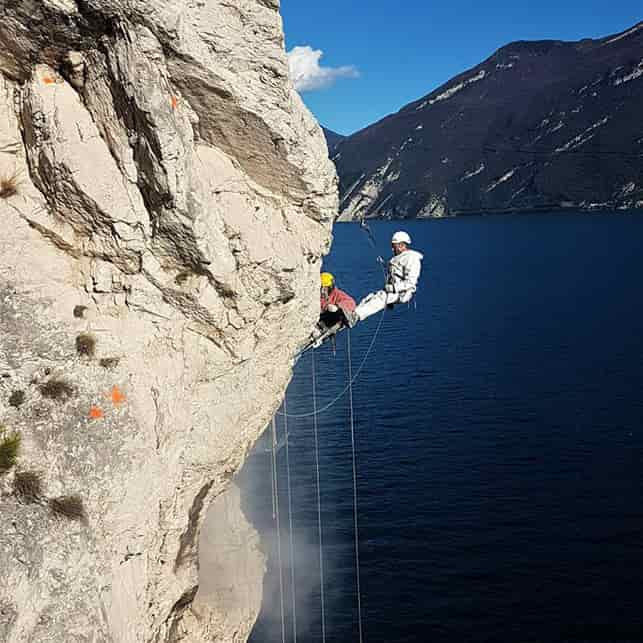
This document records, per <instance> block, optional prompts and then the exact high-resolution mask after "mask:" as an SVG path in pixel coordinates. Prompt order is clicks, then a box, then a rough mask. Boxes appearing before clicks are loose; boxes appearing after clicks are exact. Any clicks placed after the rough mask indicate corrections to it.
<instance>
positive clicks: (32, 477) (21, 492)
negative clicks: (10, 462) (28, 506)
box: [13, 471, 42, 502]
mask: <svg viewBox="0 0 643 643" xmlns="http://www.w3.org/2000/svg"><path fill="white" fill-rule="evenodd" d="M13 492H14V493H15V494H16V497H17V498H18V499H20V500H22V501H23V502H38V501H39V500H40V499H41V498H42V474H41V473H40V472H39V471H16V474H15V476H14V478H13Z"/></svg>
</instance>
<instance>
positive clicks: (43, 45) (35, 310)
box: [0, 0, 337, 643]
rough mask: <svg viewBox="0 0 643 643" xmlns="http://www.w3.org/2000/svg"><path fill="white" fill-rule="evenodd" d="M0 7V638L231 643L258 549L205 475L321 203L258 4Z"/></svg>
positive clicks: (330, 192)
mask: <svg viewBox="0 0 643 643" xmlns="http://www.w3.org/2000/svg"><path fill="white" fill-rule="evenodd" d="M0 7H1V8H2V14H3V20H2V21H1V22H0V221H1V224H2V227H1V229H0V427H1V428H0V520H1V525H0V573H1V576H2V579H3V582H2V583H1V584H0V640H2V641H7V642H8V643H9V642H10V643H22V642H27V641H29V642H33V641H37V642H39V643H40V642H61V643H62V642H63V641H65V642H68V641H72V640H73V641H78V642H83V641H86V642H88V643H89V642H90V641H91V642H92V643H102V642H114V643H129V642H132V643H133V642H143V641H144V642H150V643H152V642H154V643H164V642H174V641H197V642H198V641H244V640H246V638H247V636H248V634H249V632H250V630H251V628H252V625H253V623H254V620H255V618H256V614H257V612H258V609H259V606H260V602H261V578H262V574H263V568H264V561H263V555H262V554H261V552H260V551H259V549H258V544H257V540H256V537H255V535H254V533H253V530H252V528H251V527H250V526H249V525H248V524H247V523H246V521H245V519H244V518H243V516H242V514H241V511H240V508H239V501H238V492H237V491H236V489H235V488H234V487H233V486H231V478H232V476H233V475H234V472H235V471H236V470H237V469H238V468H239V466H240V464H241V463H242V462H243V460H244V457H245V455H246V453H247V452H248V450H249V449H250V447H251V446H252V444H253V443H254V441H255V440H256V439H257V437H258V435H259V434H260V432H261V431H262V430H263V428H264V427H265V426H266V424H267V422H268V420H269V418H270V417H271V416H272V414H273V413H274V411H275V410H276V408H277V407H278V405H279V402H280V399H281V396H282V394H283V391H284V390H285V386H286V385H287V383H288V381H289V378H290V375H291V364H292V359H293V356H294V355H295V353H296V352H297V350H298V348H299V346H300V345H301V343H302V342H303V341H304V340H305V338H306V337H307V336H308V334H309V332H310V328H311V326H312V324H313V323H314V321H315V320H316V317H317V314H318V305H319V304H318V300H317V297H316V294H317V286H318V278H319V267H320V260H321V256H322V255H323V253H324V252H325V251H326V250H327V248H328V245H329V242H330V229H331V222H332V219H333V215H334V214H335V212H336V209H337V195H336V177H335V173H334V169H333V167H332V165H331V163H330V161H329V160H328V158H327V152H326V146H325V142H324V140H323V137H322V134H321V130H320V128H319V126H318V125H317V123H316V122H315V121H314V119H313V118H312V117H311V116H310V114H309V113H308V112H307V110H306V109H305V108H304V106H303V104H302V103H301V101H300V99H299V97H298V96H297V94H296V93H295V91H294V90H293V88H292V85H291V83H290V81H289V79H288V73H287V62H286V57H285V53H284V48H283V34H282V30H281V19H280V16H279V3H278V1H277V0H237V1H236V2H234V3H230V2H226V1H224V0H182V1H179V0H159V1H157V2H150V1H147V0H145V1H144V0H100V1H99V0H39V1H36V0H0ZM16 435H17V436H19V438H20V444H19V447H18V450H17V454H16V456H15V458H14V459H13V460H11V461H10V462H9V463H8V465H7V466H6V467H5V468H4V469H3V468H2V466H1V463H2V453H3V452H4V453H7V451H6V444H8V441H10V438H12V437H15V436H16ZM3 445H5V446H3ZM3 449H5V451H3ZM27 474H35V479H37V480H39V481H40V484H39V485H38V488H33V489H31V491H32V492H33V493H32V495H29V494H28V493H26V492H25V490H24V485H25V484H26V482H25V481H29V480H31V481H32V484H33V480H34V476H31V477H30V476H29V475H27ZM70 497H72V498H75V499H76V500H75V501H74V502H75V503H76V504H74V502H72V501H70V500H69V498H70ZM61 498H62V499H67V500H66V501H62V502H56V501H55V500H56V499H58V500H60V499H61ZM213 501H215V505H214V507H215V510H214V513H213V515H215V516H217V517H218V518H219V520H216V521H215V522H216V538H215V537H213V538H212V539H211V542H212V543H213V544H212V546H210V547H209V549H208V561H209V564H212V565H214V567H215V568H216V569H218V570H219V572H220V580H221V582H220V583H219V584H218V585H217V584H215V585H214V586H212V587H209V588H208V591H207V595H208V596H209V597H211V599H210V598H209V599H208V600H207V601H200V602H199V604H198V605H195V604H194V603H195V596H196V595H197V590H198V588H199V578H198V569H197V567H198V564H197V559H198V548H199V547H198V546H199V541H200V540H201V541H202V542H207V540H208V539H207V537H205V536H207V534H204V537H205V540H204V537H202V538H201V539H200V532H201V527H202V524H203V521H204V518H205V513H206V510H207V508H208V507H209V506H210V504H211V503H212V502H213ZM78 502H79V503H80V507H81V509H80V510H79V511H76V512H75V513H74V512H73V511H72V509H73V507H76V508H78ZM65 503H66V504H65ZM60 507H63V508H64V507H68V509H67V513H65V511H64V509H63V510H61V509H60ZM213 528H214V527H213ZM217 543H224V544H225V546H222V547H218V546H217ZM228 581H229V582H228ZM239 588H242V591H239Z"/></svg>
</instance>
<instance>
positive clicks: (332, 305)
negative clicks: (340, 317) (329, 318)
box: [326, 304, 337, 313]
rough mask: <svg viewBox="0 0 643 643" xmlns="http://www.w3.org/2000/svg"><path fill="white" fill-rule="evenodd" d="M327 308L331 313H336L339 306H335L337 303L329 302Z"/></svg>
mask: <svg viewBox="0 0 643 643" xmlns="http://www.w3.org/2000/svg"><path fill="white" fill-rule="evenodd" d="M326 310H327V311H328V312H329V313H336V312H337V306H335V304H328V306H326Z"/></svg>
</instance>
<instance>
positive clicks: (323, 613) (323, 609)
mask: <svg viewBox="0 0 643 643" xmlns="http://www.w3.org/2000/svg"><path fill="white" fill-rule="evenodd" d="M311 352H312V372H313V413H312V417H313V433H314V436H315V470H316V472H317V529H318V530H319V584H320V597H321V628H322V643H326V607H325V600H324V548H323V542H322V517H321V484H320V478H319V433H318V430H317V381H316V375H315V349H314V348H313V350H312V351H311ZM291 417H292V416H291Z"/></svg>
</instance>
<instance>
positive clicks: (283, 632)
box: [272, 417, 286, 643]
mask: <svg viewBox="0 0 643 643" xmlns="http://www.w3.org/2000/svg"><path fill="white" fill-rule="evenodd" d="M272 478H273V489H274V494H275V495H274V507H275V518H276V522H277V563H278V565H279V599H280V604H281V643H286V620H285V614H284V575H283V565H282V560H281V523H280V520H279V484H278V476H277V422H276V421H275V418H274V417H273V418H272Z"/></svg>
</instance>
